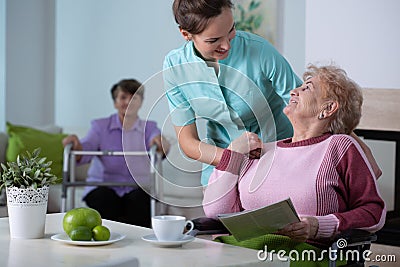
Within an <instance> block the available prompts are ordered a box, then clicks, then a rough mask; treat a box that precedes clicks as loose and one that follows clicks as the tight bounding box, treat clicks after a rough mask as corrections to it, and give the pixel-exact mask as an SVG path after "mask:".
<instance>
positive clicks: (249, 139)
mask: <svg viewBox="0 0 400 267" xmlns="http://www.w3.org/2000/svg"><path fill="white" fill-rule="evenodd" d="M261 148H262V141H261V139H260V138H259V137H258V135H257V134H255V133H251V132H245V133H243V134H242V135H241V136H240V137H238V138H236V139H235V140H233V141H232V142H231V144H230V145H229V147H228V149H229V150H232V151H235V152H238V153H242V154H249V153H250V152H252V153H253V154H254V155H255V156H257V155H258V157H260V154H261ZM251 155H252V154H250V156H251Z"/></svg>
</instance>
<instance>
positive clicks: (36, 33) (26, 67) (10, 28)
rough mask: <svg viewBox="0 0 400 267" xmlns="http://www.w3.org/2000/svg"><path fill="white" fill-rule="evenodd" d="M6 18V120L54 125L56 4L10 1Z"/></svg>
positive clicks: (43, 0) (7, 4) (21, 0)
mask: <svg viewBox="0 0 400 267" xmlns="http://www.w3.org/2000/svg"><path fill="white" fill-rule="evenodd" d="M5 17H6V23H5V25H6V27H7V28H6V59H5V66H6V72H5V73H6V80H5V82H6V87H5V88H6V96H5V99H6V111H5V112H6V114H5V117H6V120H8V121H10V122H12V123H18V124H26V125H33V126H35V125H44V124H49V123H52V122H53V121H54V119H53V118H54V24H55V21H54V1H53V0H35V1H31V0H8V1H6V16H5ZM1 18H2V19H4V16H1ZM2 25H4V24H2ZM3 62H4V61H3ZM3 118H4V117H3Z"/></svg>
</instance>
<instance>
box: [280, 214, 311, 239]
mask: <svg viewBox="0 0 400 267" xmlns="http://www.w3.org/2000/svg"><path fill="white" fill-rule="evenodd" d="M318 225H319V224H318V219H317V218H315V217H312V216H305V217H301V218H300V222H296V223H291V224H289V225H287V226H286V227H284V228H283V229H281V230H279V231H278V232H277V234H280V235H285V236H288V237H290V238H291V239H293V240H294V241H298V242H305V241H306V240H307V239H313V238H315V237H316V235H317V233H318Z"/></svg>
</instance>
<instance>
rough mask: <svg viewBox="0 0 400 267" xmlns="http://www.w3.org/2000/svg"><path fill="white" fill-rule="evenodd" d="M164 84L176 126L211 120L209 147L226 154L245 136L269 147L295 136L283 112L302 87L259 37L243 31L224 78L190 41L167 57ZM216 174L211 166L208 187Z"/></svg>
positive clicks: (224, 63) (206, 172)
mask: <svg viewBox="0 0 400 267" xmlns="http://www.w3.org/2000/svg"><path fill="white" fill-rule="evenodd" d="M163 79H164V84H165V90H166V96H167V99H168V103H169V107H170V112H171V114H170V115H171V120H172V123H173V124H174V125H176V126H185V125H189V124H192V123H195V121H196V119H199V118H202V119H205V120H206V121H207V133H206V141H207V142H208V143H211V144H214V145H216V146H218V147H221V148H226V147H227V146H228V145H229V144H230V142H231V141H232V140H234V139H235V138H237V137H239V136H240V135H241V134H242V133H243V132H244V131H250V132H254V133H257V134H258V135H259V136H260V138H261V140H263V142H270V141H276V140H280V139H283V138H287V137H291V136H292V134H293V130H292V126H291V124H290V122H289V120H288V119H287V117H286V116H285V115H284V114H283V108H284V107H285V106H286V104H287V103H288V101H289V98H290V91H291V90H292V89H294V88H296V87H298V86H300V85H301V84H302V81H301V80H300V79H299V77H297V75H296V74H295V73H294V71H293V70H292V68H291V66H290V65H289V63H288V62H287V61H286V59H285V58H284V57H283V56H282V55H281V54H279V52H278V51H277V50H276V49H275V48H274V47H273V46H272V45H271V44H270V43H269V42H268V41H267V40H265V39H263V38H262V37H260V36H258V35H255V34H252V33H247V32H242V31H237V32H236V36H235V38H234V39H233V40H232V41H231V49H230V51H229V55H228V57H227V58H225V59H223V60H220V61H219V71H218V74H216V72H215V69H214V68H213V67H209V66H208V65H207V64H206V62H205V61H204V60H203V59H202V58H200V57H199V56H197V54H196V51H195V48H194V45H193V42H192V41H189V42H187V43H185V44H184V45H183V46H182V47H180V48H178V49H175V50H172V51H171V52H169V53H168V55H167V56H166V57H165V60H164V67H163ZM212 169H213V166H210V165H207V164H205V166H204V168H203V172H202V177H201V183H202V185H207V183H208V178H209V176H210V174H211V171H212Z"/></svg>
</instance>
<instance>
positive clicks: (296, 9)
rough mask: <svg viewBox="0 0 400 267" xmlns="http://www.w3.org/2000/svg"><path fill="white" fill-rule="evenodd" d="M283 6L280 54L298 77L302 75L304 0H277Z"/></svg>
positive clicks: (303, 65) (303, 64) (303, 58)
mask: <svg viewBox="0 0 400 267" xmlns="http://www.w3.org/2000/svg"><path fill="white" fill-rule="evenodd" d="M279 1H281V2H282V3H281V6H282V8H283V18H281V19H280V22H281V24H282V25H280V28H281V29H282V33H281V34H282V36H283V38H282V39H283V40H281V42H282V49H281V50H282V54H283V55H284V56H285V58H286V59H287V60H288V61H289V63H290V65H291V66H292V68H293V69H294V71H295V72H296V74H297V75H298V76H299V77H302V74H303V72H304V67H305V65H306V63H305V31H306V29H305V11H306V10H305V0H296V1H293V0H283V1H282V0H279Z"/></svg>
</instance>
